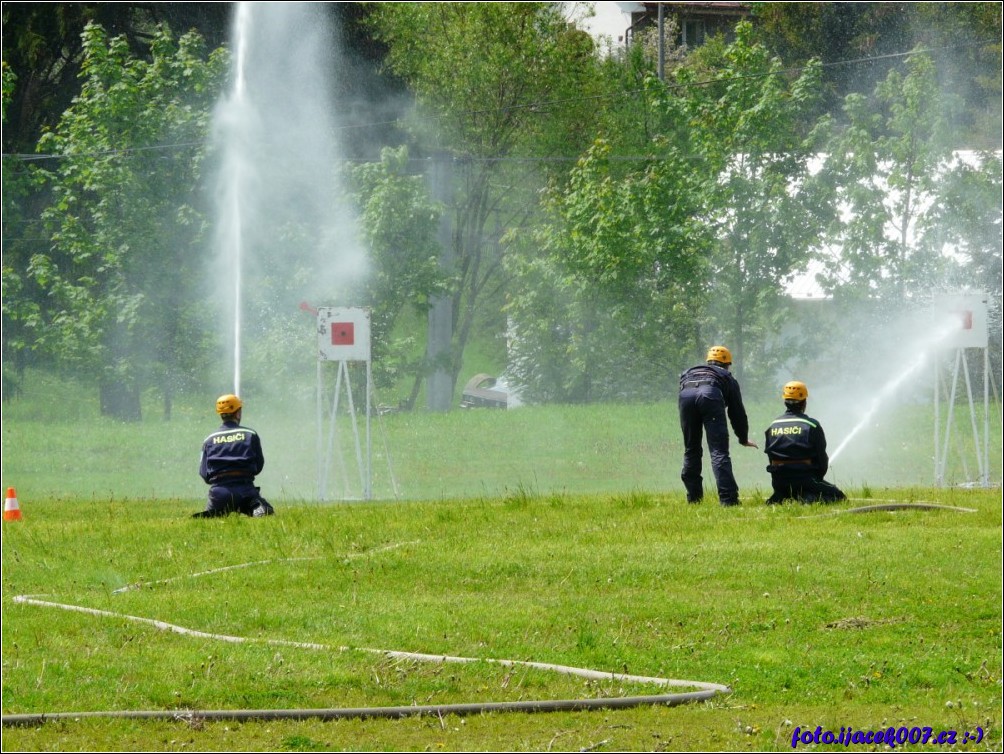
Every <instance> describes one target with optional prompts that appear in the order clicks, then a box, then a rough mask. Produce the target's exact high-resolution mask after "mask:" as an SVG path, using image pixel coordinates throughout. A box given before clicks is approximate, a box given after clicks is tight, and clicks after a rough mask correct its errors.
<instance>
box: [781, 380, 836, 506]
mask: <svg viewBox="0 0 1004 754" xmlns="http://www.w3.org/2000/svg"><path fill="white" fill-rule="evenodd" d="M808 397H809V389H808V388H807V387H806V386H805V383H804V382H798V381H793V382H789V383H787V384H786V385H785V386H784V390H783V392H782V398H783V399H784V405H785V409H786V410H785V412H784V413H783V414H781V415H780V416H779V417H777V418H776V419H775V420H774V421H773V423H771V425H770V426H769V427H768V428H767V431H766V432H765V433H764V435H765V436H766V443H765V444H764V452H765V453H766V454H767V458H768V459H770V465H769V466H768V467H767V471H769V472H770V476H771V482H772V483H773V486H774V494H773V495H771V496H770V498H769V499H768V500H767V504H768V505H773V504H775V503H780V502H783V501H785V500H799V501H801V502H803V503H817V502H818V503H832V502H835V501H837V500H845V499H847V496H846V495H845V494H844V493H843V492H841V491H840V490H839V489H837V487H836V486H834V485H832V484H830V483H829V482H826V481H823V477H824V476H826V472H827V471H828V470H829V467H830V458H829V456H827V455H826V435H825V434H824V433H823V428H822V427H821V426H820V425H819V422H817V421H816V420H815V419H813V418H812V417H810V416H806V415H805V403H806V400H807V399H808Z"/></svg>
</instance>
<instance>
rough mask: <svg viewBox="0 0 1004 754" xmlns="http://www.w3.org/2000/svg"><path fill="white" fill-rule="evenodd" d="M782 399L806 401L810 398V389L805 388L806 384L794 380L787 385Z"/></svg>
mask: <svg viewBox="0 0 1004 754" xmlns="http://www.w3.org/2000/svg"><path fill="white" fill-rule="evenodd" d="M781 397H782V398H784V399H785V400H786V401H804V400H805V399H806V398H808V397H809V388H807V387H806V386H805V383H804V382H799V381H798V380H792V381H791V382H788V383H786V384H785V386H784V390H783V391H782V393H781Z"/></svg>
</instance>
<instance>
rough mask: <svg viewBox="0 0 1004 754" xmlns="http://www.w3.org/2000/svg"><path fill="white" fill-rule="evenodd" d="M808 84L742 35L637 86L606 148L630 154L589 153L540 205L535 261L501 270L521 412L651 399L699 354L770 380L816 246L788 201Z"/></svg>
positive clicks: (813, 83) (811, 93) (804, 149)
mask: <svg viewBox="0 0 1004 754" xmlns="http://www.w3.org/2000/svg"><path fill="white" fill-rule="evenodd" d="M818 80H819V68H818V66H815V65H814V66H809V67H808V68H807V69H806V70H805V71H804V72H803V73H802V74H801V75H800V76H799V77H797V78H796V79H795V80H793V81H789V80H788V78H787V77H786V75H785V71H784V70H783V67H782V65H781V62H780V61H779V60H777V59H775V58H773V57H772V56H771V55H770V54H769V53H768V51H767V50H766V48H764V47H763V46H762V45H757V44H755V43H753V42H752V40H751V30H750V27H749V26H748V25H745V24H744V25H741V26H740V27H739V28H738V29H737V37H736V40H735V41H734V42H733V43H730V44H726V43H724V42H722V41H715V42H712V43H709V44H708V45H706V46H705V47H704V48H702V49H701V51H700V52H699V53H697V54H695V55H693V56H691V58H690V59H689V60H688V61H687V62H686V63H685V64H684V65H681V66H679V67H678V68H676V70H675V72H674V73H673V75H672V76H671V78H670V81H669V83H663V82H660V81H658V80H657V79H655V78H654V77H650V78H649V79H648V81H647V85H646V86H645V87H644V90H643V92H642V94H641V95H640V96H639V98H638V100H637V104H636V105H634V107H637V108H638V109H639V110H641V111H642V114H640V115H639V116H638V117H636V118H635V119H634V129H635V130H634V132H633V134H632V135H630V136H624V135H623V133H618V135H617V137H616V138H617V140H618V142H619V143H620V144H621V145H622V146H621V147H620V148H621V149H623V148H624V147H626V146H627V145H630V147H631V148H632V149H633V151H634V154H631V152H627V153H625V152H620V153H619V154H618V151H615V150H613V148H612V147H611V146H610V145H609V144H608V143H606V142H603V141H598V142H597V145H596V146H595V147H594V148H593V149H592V150H591V151H590V152H589V153H588V154H587V156H586V157H584V158H583V160H582V161H581V162H580V163H579V164H578V165H577V167H576V169H575V170H574V171H573V173H572V177H571V180H570V181H568V183H567V185H558V186H556V187H555V188H554V189H552V191H551V193H550V195H549V204H548V207H549V209H550V214H549V222H548V224H547V225H546V226H545V227H544V229H543V230H542V231H541V232H540V233H538V235H537V237H536V239H537V243H536V245H535V247H536V248H538V249H540V250H541V251H542V252H543V255H544V257H543V258H539V259H533V258H529V259H521V260H520V262H519V264H514V265H513V267H514V270H516V272H517V273H519V274H521V275H522V276H524V277H525V280H526V281H527V282H526V283H525V284H524V285H522V286H520V288H519V290H520V291H521V293H520V294H518V295H514V297H513V300H512V301H511V303H510V305H509V310H510V312H511V313H512V315H513V319H514V323H515V324H514V330H515V335H516V337H515V338H514V341H513V347H514V348H515V349H517V351H518V352H520V353H519V355H520V358H519V363H518V370H519V376H520V379H521V381H523V382H524V383H525V384H526V385H527V386H528V387H529V389H530V390H531V392H532V396H533V397H536V398H539V399H557V400H595V399H610V398H619V397H624V396H626V395H629V394H630V395H634V396H638V395H651V394H663V393H664V392H665V391H667V390H669V389H671V388H672V386H673V384H674V383H675V379H676V376H677V375H678V374H679V371H680V370H681V369H682V368H684V367H685V366H687V365H688V362H689V361H690V360H691V359H695V358H699V357H700V356H703V354H704V351H705V349H706V347H707V346H708V345H710V343H711V341H719V340H722V341H724V342H727V343H728V344H729V345H730V348H732V349H733V350H734V352H735V354H736V356H737V367H738V368H739V369H740V370H741V369H742V367H743V366H744V361H745V360H746V359H747V357H749V356H750V354H753V356H754V359H755V361H756V363H757V364H758V371H759V374H761V375H762V374H765V373H766V372H767V371H768V370H769V369H770V368H771V367H772V366H773V361H772V359H773V358H775V356H774V355H772V354H769V353H768V352H767V351H766V348H765V347H764V346H763V344H764V343H766V342H768V340H767V338H765V337H764V336H765V335H766V334H768V333H769V332H770V331H771V328H772V326H773V323H774V321H775V318H776V317H777V316H779V314H778V313H779V312H780V310H781V308H782V307H781V304H782V300H783V298H784V290H785V283H786V282H787V281H788V280H789V278H790V277H791V276H792V275H793V274H794V273H795V272H797V271H798V270H800V269H802V268H803V267H804V266H805V265H806V263H807V260H808V253H809V251H810V249H811V248H812V245H813V242H814V240H815V239H816V235H817V232H816V228H817V227H818V214H819V209H818V207H816V206H815V205H813V204H812V203H811V202H810V201H809V197H808V196H806V195H803V194H802V192H800V191H799V190H798V187H799V185H800V182H801V181H803V180H804V179H805V177H806V176H807V174H808V165H809V161H810V157H811V155H812V153H813V152H812V143H813V142H812V137H811V134H809V133H806V132H805V130H804V128H803V122H804V120H805V113H806V111H807V110H809V109H811V107H812V105H813V102H814V97H815V95H816V93H817V92H818ZM619 107H624V106H623V105H620V106H619ZM624 110H625V111H628V110H629V108H627V107H624ZM629 155H630V156H629ZM617 157H622V159H620V160H618V159H616V158H617ZM528 255H529V256H532V251H531V252H529V254H528ZM538 284H544V285H548V286H549V289H550V291H551V297H553V298H556V299H557V300H559V301H561V302H562V304H561V305H559V306H554V305H553V304H551V303H550V302H549V301H548V300H547V298H546V297H544V296H542V295H541V294H540V292H539V291H538V290H537V289H536V288H535V285H538ZM610 375H616V376H617V379H616V380H614V381H611V380H607V382H598V380H601V379H606V377H602V376H610Z"/></svg>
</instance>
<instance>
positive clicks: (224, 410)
mask: <svg viewBox="0 0 1004 754" xmlns="http://www.w3.org/2000/svg"><path fill="white" fill-rule="evenodd" d="M243 405H244V404H243V403H241V399H240V398H238V397H237V396H236V395H230V394H227V395H221V396H220V397H219V398H217V399H216V413H218V414H220V415H221V416H222V415H223V414H236V413H237V412H238V411H240V410H241V406H243Z"/></svg>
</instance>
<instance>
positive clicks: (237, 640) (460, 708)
mask: <svg viewBox="0 0 1004 754" xmlns="http://www.w3.org/2000/svg"><path fill="white" fill-rule="evenodd" d="M399 546H401V545H388V546H387V547H383V548H379V550H387V549H391V548H392V547H399ZM377 551H378V550H369V551H367V553H356V554H354V555H353V556H354V557H361V556H363V555H366V554H370V553H373V552H377ZM353 556H349V557H353ZM318 559H320V558H287V559H283V560H282V561H280V562H285V561H302V560H318ZM272 562H276V561H274V560H263V561H257V562H253V563H241V564H238V565H233V566H224V567H222V568H215V569H212V570H210V571H202V572H200V573H197V574H191V575H189V576H177V577H173V578H170V579H162V580H160V581H152V582H146V583H145V584H144V583H140V584H135V585H131V586H128V587H123V588H121V589H116V590H115V591H114V592H112V593H113V594H118V593H121V592H123V591H127V590H129V589H139V588H142V587H144V586H152V585H154V584H163V583H168V582H171V581H176V580H178V579H182V578H194V577H198V576H205V575H208V574H212V573H220V572H222V571H229V570H235V569H238V568H247V567H250V566H254V565H264V564H268V563H272ZM13 601H14V602H15V603H17V604H22V605H35V606H36V607H49V608H56V609H59V610H67V611H70V612H78V613H85V614H87V615H96V616H99V617H103V618H117V619H120V620H127V621H132V622H134V623H141V624H143V625H147V626H151V627H153V628H156V629H158V630H160V631H170V632H172V633H177V634H182V635H184V636H192V637H196V638H200V639H212V640H215V641H224V642H229V643H232V644H244V643H250V644H265V645H269V646H278V647H295V648H298V649H318V650H327V651H334V650H336V649H337V651H339V652H351V651H357V652H368V653H371V654H379V655H383V656H384V657H390V658H395V659H408V660H416V661H421V662H438V663H460V664H463V663H476V662H484V663H492V664H496V665H502V666H504V667H527V668H534V669H537V670H546V671H551V672H555V673H562V674H565V675H573V676H577V677H580V678H586V679H590V680H598V681H619V682H622V683H643V684H649V685H653V686H661V687H663V688H679V687H685V688H696V689H700V691H694V692H688V693H674V694H660V695H656V696H639V697H616V698H607V699H571V700H557V701H531V702H479V703H473V704H453V705H449V704H448V705H433V706H424V707H422V706H408V707H366V708H358V709H330V710H236V711H228V710H205V711H189V712H178V711H171V712H167V711H139V712H135V711H134V712H129V711H109V712H56V713H39V714H21V715H4V716H3V725H4V726H9V725H35V724H39V723H41V722H44V721H45V720H54V719H68V718H79V717H138V718H164V719H190V718H198V719H207V720H208V719H230V720H234V719H262V718H264V719H277V718H288V719H305V718H317V717H320V718H323V719H333V718H339V717H360V718H362V717H404V716H406V715H422V714H433V713H435V714H471V713H474V712H486V711H522V712H544V711H558V710H582V709H592V708H598V707H603V708H613V707H627V706H640V705H645V704H663V705H671V706H672V705H676V704H682V703H685V702H692V701H703V700H706V699H710V698H711V697H713V696H715V695H716V694H730V693H732V690H731V689H730V688H729V687H728V686H724V685H722V684H718V683H708V682H705V681H687V680H679V679H674V678H656V677H650V676H638V675H629V674H627V673H607V672H603V671H599V670H590V669H588V668H576V667H572V666H569V665H554V664H551V663H545V662H533V661H529V660H504V659H493V658H476V657H456V656H451V655H435V654H428V653H423V652H402V651H398V650H388V649H372V648H367V647H337V648H335V647H331V646H329V645H326V644H317V643H314V642H298V641H288V640H284V639H258V638H254V637H246V636H231V635H228V634H217V633H208V632H205V631H199V630H196V629H192V628H186V627H185V626H179V625H176V624H174V623H168V622H166V621H161V620H155V619H153V618H143V617H140V616H137V615H128V614H125V613H116V612H112V611H110V610H99V609H97V608H92V607H84V606H82V605H70V604H65V603H61V602H52V601H49V600H44V599H39V598H38V597H36V596H31V595H18V596H15V597H14V598H13Z"/></svg>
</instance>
